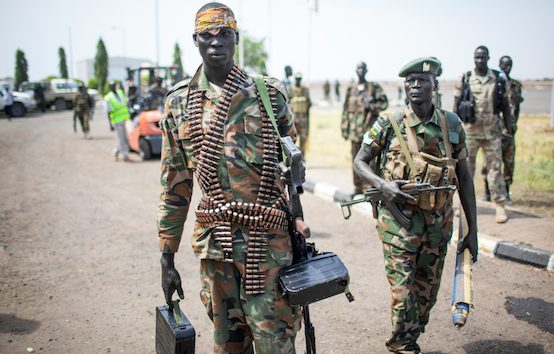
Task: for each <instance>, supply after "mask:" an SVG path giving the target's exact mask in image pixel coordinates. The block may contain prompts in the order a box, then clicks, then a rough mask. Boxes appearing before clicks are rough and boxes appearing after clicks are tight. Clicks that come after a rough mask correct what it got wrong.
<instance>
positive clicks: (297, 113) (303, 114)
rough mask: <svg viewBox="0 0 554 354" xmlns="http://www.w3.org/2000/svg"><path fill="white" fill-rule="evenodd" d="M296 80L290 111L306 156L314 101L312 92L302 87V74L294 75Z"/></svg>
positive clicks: (301, 148)
mask: <svg viewBox="0 0 554 354" xmlns="http://www.w3.org/2000/svg"><path fill="white" fill-rule="evenodd" d="M294 80H295V82H294V86H293V87H292V88H291V92H292V95H291V97H292V98H291V99H290V109H291V111H292V114H293V115H294V126H295V127H296V132H297V133H298V135H300V150H302V154H303V155H302V156H304V154H305V152H306V146H307V145H308V136H309V134H310V108H311V107H312V101H311V100H310V90H308V88H307V87H306V86H303V85H302V74H301V73H296V74H294Z"/></svg>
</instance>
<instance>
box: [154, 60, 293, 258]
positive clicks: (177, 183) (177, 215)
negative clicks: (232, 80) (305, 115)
mask: <svg viewBox="0 0 554 354" xmlns="http://www.w3.org/2000/svg"><path fill="white" fill-rule="evenodd" d="M266 83H267V84H268V85H269V86H270V87H274V88H275V89H277V91H278V94H277V102H276V106H277V115H276V119H277V124H278V127H279V131H280V133H281V135H282V136H291V137H292V138H293V140H296V130H295V128H294V124H293V120H292V115H291V113H290V111H289V108H288V106H287V98H286V97H287V92H286V89H285V87H284V85H283V84H282V83H281V82H280V81H279V80H277V79H274V78H266ZM193 88H194V89H198V90H200V91H201V92H203V100H202V105H203V113H204V114H203V119H202V121H203V125H204V122H206V121H207V120H209V119H210V117H209V115H210V113H209V112H213V108H214V106H215V104H217V101H218V99H219V98H220V96H219V95H220V93H218V90H217V88H214V87H213V84H211V83H209V82H208V80H207V79H206V77H205V75H204V74H203V70H202V67H200V68H199V69H198V71H197V72H196V74H195V75H194V76H193V77H192V78H191V79H188V80H185V81H182V82H180V83H178V84H177V85H176V86H175V87H174V88H173V89H172V90H171V91H170V92H169V93H168V96H167V99H166V102H165V114H164V117H163V118H162V120H161V121H160V127H161V129H162V153H161V186H162V192H161V196H160V203H159V206H158V236H159V240H160V250H163V249H164V247H165V246H166V245H167V246H168V247H169V249H170V250H171V252H176V251H177V249H178V247H179V243H180V240H181V234H182V232H183V225H184V223H185V220H186V219H187V214H188V209H189V206H190V202H191V197H192V190H193V173H194V172H195V171H196V166H197V161H196V155H195V154H193V143H192V140H191V133H192V127H191V124H190V121H189V120H188V119H187V118H188V114H189V113H190V108H189V107H188V105H187V100H188V98H189V90H191V89H193ZM261 120H262V111H261V109H260V106H259V103H258V98H257V90H256V87H255V84H254V80H253V79H252V78H250V77H249V78H248V79H247V80H246V82H245V84H244V86H243V87H241V88H240V89H239V90H238V92H236V93H235V94H234V95H233V96H232V97H231V103H230V108H229V110H228V113H227V119H226V121H225V125H224V129H223V136H224V149H223V151H221V155H220V156H221V157H220V159H219V162H218V170H217V178H218V180H219V183H220V185H221V187H222V190H223V194H224V196H225V199H226V201H229V202H231V201H237V202H247V203H252V202H255V201H256V196H257V193H258V190H259V185H260V176H261V171H260V166H261V165H262V164H263V163H264V157H263V156H262V150H263V149H262V148H263V146H262V145H263V144H262V137H261V135H262V133H261ZM275 173H276V174H278V171H277V169H275ZM276 183H277V185H278V186H277V187H278V189H279V190H280V191H282V192H283V191H284V189H285V187H284V185H283V183H282V182H281V180H280V179H279V178H276ZM192 248H193V250H194V252H195V254H196V255H197V256H198V257H199V258H211V259H221V258H222V250H221V245H219V244H218V243H217V242H214V241H213V240H212V235H211V230H210V229H205V228H203V227H200V225H199V224H198V223H196V226H195V231H194V234H193V236H192Z"/></svg>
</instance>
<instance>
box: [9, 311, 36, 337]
mask: <svg viewBox="0 0 554 354" xmlns="http://www.w3.org/2000/svg"><path fill="white" fill-rule="evenodd" d="M39 327H40V322H38V321H34V320H25V319H23V318H19V317H16V316H15V315H9V314H6V313H0V333H12V334H24V333H32V332H34V331H36V330H37V329H38V328H39Z"/></svg>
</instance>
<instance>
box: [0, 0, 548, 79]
mask: <svg viewBox="0 0 554 354" xmlns="http://www.w3.org/2000/svg"><path fill="white" fill-rule="evenodd" d="M205 2H206V1H196V0H159V23H160V25H159V31H160V43H159V47H160V64H170V62H171V58H172V53H173V46H174V45H175V42H178V43H179V45H180V46H181V50H182V52H183V63H184V66H185V70H186V71H187V72H189V73H193V72H194V70H195V69H196V67H197V66H198V65H199V64H200V57H199V55H198V52H197V50H196V48H195V47H194V45H193V43H192V39H191V34H192V30H193V21H194V15H195V13H196V11H197V10H198V8H199V7H200V6H201V5H203V4H204V3H205ZM222 2H223V3H225V4H227V5H229V6H230V7H231V8H232V9H233V10H234V12H235V14H236V17H237V21H238V24H239V26H240V27H241V29H242V30H244V31H246V32H247V33H248V34H249V35H251V36H253V37H256V38H267V40H266V42H267V45H268V49H269V52H270V56H271V57H270V62H269V72H270V74H271V75H273V76H276V77H278V78H281V77H282V76H283V66H284V65H285V64H290V65H292V66H293V69H294V71H301V72H303V73H304V75H305V77H306V78H311V79H312V80H323V79H332V80H333V79H335V78H338V79H341V80H347V79H350V78H353V77H354V75H355V74H354V69H355V66H356V63H357V62H359V61H360V60H364V61H366V62H367V64H368V68H369V74H368V77H369V78H370V79H375V80H391V79H392V80H394V79H397V78H398V77H397V73H398V70H399V69H400V67H402V65H403V64H405V63H406V62H408V61H409V60H411V59H413V58H416V57H420V56H427V55H432V56H436V57H438V58H439V59H440V60H441V61H442V62H443V67H444V74H443V78H445V79H453V78H456V77H457V76H458V75H460V74H461V73H462V72H464V71H466V70H469V69H471V68H472V66H473V50H474V49H475V48H476V47H477V46H478V45H481V44H484V45H486V46H488V47H489V49H490V52H491V61H490V62H489V66H491V67H496V66H497V64H498V59H499V57H500V56H502V55H504V54H509V55H511V56H512V58H513V59H514V69H513V71H512V76H514V77H516V78H519V79H541V78H544V77H553V76H554V25H553V24H552V19H553V15H554V1H549V0H527V1H512V0H503V1H502V0H481V1H479V0H464V1H454V0H419V1H414V0H387V1H385V0H382V1H372V0H358V1H356V0H320V1H319V11H318V13H316V14H312V15H311V16H310V15H309V11H308V5H307V0H226V1H222ZM0 9H1V13H2V27H3V31H2V32H3V34H2V36H1V38H2V40H1V41H2V45H1V49H0V77H5V76H13V75H14V62H15V50H16V49H17V48H21V49H22V50H23V51H24V52H25V54H26V57H27V60H28V62H29V75H30V79H31V80H40V79H42V78H44V77H46V76H48V75H57V74H58V54H57V51H58V47H59V46H63V47H65V49H66V53H67V54H68V56H69V55H70V50H69V28H71V37H72V54H73V62H74V63H76V62H77V61H79V60H82V59H88V58H92V57H94V55H95V51H96V43H97V41H98V38H99V37H102V38H103V39H104V41H105V44H106V47H107V50H108V54H110V55H115V56H120V55H123V53H124V48H123V43H125V52H126V54H127V56H129V57H137V58H147V59H151V60H153V61H155V59H156V40H155V38H156V36H155V19H154V14H155V0H96V1H90V0H89V1H85V0H48V1H45V0H25V1H14V0H0ZM114 26H115V27H117V28H119V29H113V27H114ZM309 28H311V31H309ZM309 33H311V36H310V35H309ZM124 37H125V39H124ZM310 37H311V42H309V38H310ZM308 64H309V65H308ZM70 74H71V68H70Z"/></svg>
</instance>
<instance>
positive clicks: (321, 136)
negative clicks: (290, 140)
mask: <svg viewBox="0 0 554 354" xmlns="http://www.w3.org/2000/svg"><path fill="white" fill-rule="evenodd" d="M311 113H312V117H311V120H310V141H309V146H308V151H307V153H306V159H307V160H308V163H309V165H311V166H313V165H316V166H320V167H328V168H349V167H350V166H351V156H350V142H349V141H345V140H344V139H343V138H342V136H341V130H340V113H341V112H340V109H339V108H331V109H317V108H316V109H313V110H312V112H311ZM477 161H478V163H477V166H478V167H477V169H476V170H477V171H480V168H479V166H481V164H482V162H481V161H482V152H480V153H479V155H478V156H477ZM481 181H482V178H481V176H480V175H479V176H477V177H476V178H475V187H476V191H477V197H478V198H479V197H480V196H481V195H482V193H483V183H482V182H481ZM511 192H512V201H513V206H514V207H517V208H520V209H523V210H526V211H529V212H531V213H534V214H538V215H542V216H545V217H550V218H554V128H551V127H550V117H549V116H548V115H524V116H521V117H520V119H519V123H518V131H517V133H516V169H515V175H514V184H513V185H512V190H511Z"/></svg>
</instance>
